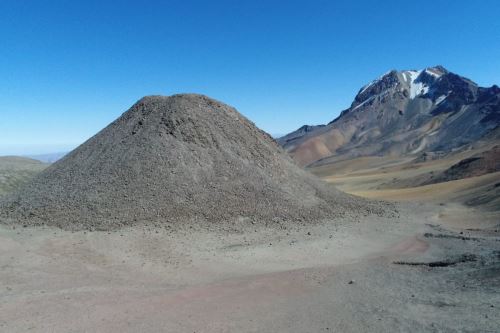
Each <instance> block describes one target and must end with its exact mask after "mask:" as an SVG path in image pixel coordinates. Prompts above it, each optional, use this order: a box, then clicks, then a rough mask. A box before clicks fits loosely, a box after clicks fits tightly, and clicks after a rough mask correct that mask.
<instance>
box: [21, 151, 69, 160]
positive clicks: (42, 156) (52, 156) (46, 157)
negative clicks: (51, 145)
mask: <svg viewBox="0 0 500 333" xmlns="http://www.w3.org/2000/svg"><path fill="white" fill-rule="evenodd" d="M66 154H67V152H59V153H50V154H37V155H28V156H26V157H28V158H32V159H35V160H38V161H40V162H44V163H54V162H55V161H57V160H59V159H61V158H62V157H63V156H64V155H66Z"/></svg>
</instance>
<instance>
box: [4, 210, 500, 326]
mask: <svg viewBox="0 0 500 333" xmlns="http://www.w3.org/2000/svg"><path fill="white" fill-rule="evenodd" d="M400 212H401V215H400V217H399V218H397V219H392V220H389V219H384V218H375V217H368V218H366V219H364V220H361V221H358V222H353V221H350V222H348V221H325V223H322V224H319V225H316V226H310V227H300V228H288V229H276V228H264V227H261V228H254V227H253V226H252V227H251V228H247V230H246V232H244V233H230V232H222V231H218V232H206V231H203V230H196V229H188V230H182V231H179V232H172V231H169V230H163V229H162V230H152V229H151V230H150V229H140V228H135V229H126V230H122V231H118V232H112V233H107V232H73V233H72V232H66V231H61V230H58V229H50V228H36V229H33V228H19V227H18V228H16V229H11V228H7V227H0V267H1V270H0V331H2V332H27V331H32V332H328V331H331V332H332V331H333V332H367V331H370V332H389V331H400V332H416V331H428V332H455V331H461V332H463V331H470V332H497V331H498V327H500V311H499V308H500V262H499V256H500V237H499V236H500V233H497V232H495V230H494V229H491V227H492V225H490V230H488V231H484V230H467V229H471V228H465V225H466V224H467V223H465V224H464V223H462V224H460V223H458V221H459V220H460V216H461V214H462V213H463V211H460V209H459V208H457V207H456V206H453V205H451V206H446V205H445V206H439V205H430V204H404V205H403V206H402V207H401V209H400ZM443 214H444V215H443ZM462 222H463V221H462ZM460 232H462V234H460ZM462 238H463V239H462ZM439 265H441V266H439Z"/></svg>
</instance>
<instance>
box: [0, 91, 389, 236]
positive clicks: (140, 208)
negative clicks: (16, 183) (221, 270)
mask: <svg viewBox="0 0 500 333" xmlns="http://www.w3.org/2000/svg"><path fill="white" fill-rule="evenodd" d="M384 211H385V207H383V205H382V204H378V203H370V202H368V201H365V200H363V199H359V198H355V197H351V196H349V195H346V194H344V193H341V192H340V191H337V190H336V189H335V188H333V187H332V186H330V185H328V184H326V183H324V182H322V181H321V180H319V179H318V178H316V177H315V176H313V175H311V174H309V173H307V172H305V171H303V170H302V169H301V168H299V167H298V166H297V165H296V164H295V163H293V161H292V160H291V159H290V158H289V157H288V156H287V154H286V153H285V152H284V151H283V150H282V149H281V148H280V147H279V146H278V145H277V144H276V142H275V141H274V140H273V139H272V138H271V137H270V136H269V135H267V134H266V133H264V132H262V131H261V130H259V129H258V128H257V127H255V126H254V124H253V123H251V122H250V121H248V120H247V119H246V118H244V117H243V116H242V115H241V114H239V113H238V112H237V111H236V110H235V109H234V108H232V107H230V106H228V105H225V104H223V103H220V102H218V101H215V100H213V99H210V98H208V97H205V96H201V95H192V94H191V95H174V96H170V97H163V96H150V97H145V98H143V99H141V100H140V101H139V102H137V103H136V104H135V105H134V106H132V108H131V109H130V110H128V111H127V112H125V113H124V114H123V115H122V116H121V117H119V118H118V119H117V120H116V121H114V122H113V123H111V124H110V125H109V126H108V127H106V128H105V129H103V130H102V131H101V132H99V133H98V134H96V135H95V136H94V137H92V138H91V139H89V140H88V141H87V142H85V143H84V144H82V145H81V146H80V147H78V148H77V149H75V150H74V151H72V152H71V153H69V154H68V155H66V156H65V157H64V158H63V159H61V160H59V161H58V162H56V163H54V164H53V165H51V166H50V167H49V168H47V169H46V170H45V171H44V172H42V173H41V174H39V175H38V176H37V177H36V178H35V179H34V180H33V181H32V182H30V183H29V184H28V185H27V186H25V187H24V188H22V189H21V190H19V191H18V192H16V193H15V194H13V195H10V196H9V197H8V198H7V199H6V200H4V201H3V202H2V203H0V218H1V219H2V220H3V221H4V222H14V223H19V222H21V223H26V224H47V225H55V226H59V227H62V228H65V229H103V230H109V229H116V228H118V227H121V226H129V225H134V224H140V223H144V224H149V223H153V224H166V223H170V224H174V225H175V224H183V223H184V224H185V223H188V222H196V223H211V225H220V226H225V227H227V228H236V229H238V225H239V224H250V223H263V224H268V223H281V222H283V221H287V223H292V222H293V221H299V222H301V223H302V222H312V221H314V220H318V219H323V218H333V217H338V216H341V215H359V214H368V213H372V212H373V213H377V214H383V213H384Z"/></svg>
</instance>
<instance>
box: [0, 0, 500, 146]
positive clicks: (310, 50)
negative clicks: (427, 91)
mask: <svg viewBox="0 0 500 333" xmlns="http://www.w3.org/2000/svg"><path fill="white" fill-rule="evenodd" d="M499 17H500V1H497V0H490V1H488V0H482V1H470V0H463V1H452V0H449V1H439V0H433V1H424V0H419V1H385V0H384V1H381V0H379V1H375V0H373V1H334V0H331V1H258V0H253V1H236V0H234V1H188V0H184V1H102V0H100V1H90V0H85V1H83V0H82V1H71V0H67V1H54V0H52V1H50V0H44V1H42V0H31V1H27V0H2V1H0V116H1V117H0V119H1V120H0V155H2V154H33V153H43V152H50V151H57V150H67V149H69V148H71V147H73V146H76V145H77V144H79V143H81V142H83V141H84V140H86V139H87V138H89V137H90V136H92V135H93V134H95V133H96V132H97V131H98V130H100V129H101V128H103V127H104V126H105V125H107V124H108V123H109V122H110V121H112V120H113V119H115V118H116V117H118V116H119V115H120V114H121V113H122V112H124V111H125V110H126V109H127V108H128V107H130V106H131V105H132V104H133V103H134V102H135V101H136V100H137V99H139V98H140V97H142V96H143V95H150V94H164V95H170V94H173V93H180V92H197V93H203V94H207V95H209V96H211V97H214V98H217V99H219V100H221V101H224V102H226V103H229V104H231V105H233V106H235V107H237V108H238V109H239V110H240V112H242V113H243V114H244V115H246V116H247V117H248V118H250V119H251V120H252V121H254V122H255V123H256V124H257V125H258V126H259V127H261V128H262V129H264V130H266V131H268V132H269V133H271V134H283V133H287V132H289V131H292V130H294V129H296V128H297V127H299V126H300V125H302V124H305V123H307V124H317V123H325V122H327V121H330V120H331V119H333V118H335V117H336V116H337V115H338V113H339V112H340V111H341V110H342V109H344V108H346V107H348V106H349V104H350V103H351V101H352V99H353V97H354V95H355V94H356V92H357V91H358V89H359V88H360V87H361V86H362V85H364V84H365V83H367V82H369V81H371V80H372V79H374V78H376V77H378V76H379V75H381V74H383V73H384V72H386V71H387V70H389V69H393V68H395V69H413V68H415V69H418V68H423V67H427V66H432V65H436V64H441V65H443V66H445V67H447V68H448V69H449V70H451V71H454V72H456V73H458V74H461V75H464V76H466V77H469V78H471V79H473V80H474V81H476V82H477V83H479V84H480V85H484V86H490V85H492V84H495V83H496V84H499V83H500V19H499Z"/></svg>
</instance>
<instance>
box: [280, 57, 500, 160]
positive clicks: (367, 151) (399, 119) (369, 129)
mask: <svg viewBox="0 0 500 333" xmlns="http://www.w3.org/2000/svg"><path fill="white" fill-rule="evenodd" d="M499 123H500V88H499V87H498V86H496V85H495V86H492V87H490V88H483V87H479V86H478V85H477V84H476V83H474V82H473V81H471V80H469V79H467V78H464V77H461V76H459V75H457V74H454V73H452V72H449V71H448V70H446V69H445V68H443V67H442V66H436V67H430V68H426V69H424V70H420V71H415V70H408V71H396V70H392V71H390V72H388V73H386V74H384V75H383V76H381V77H380V78H378V79H377V80H374V81H373V82H371V83H369V84H368V85H366V86H364V87H363V88H361V89H360V90H359V92H358V94H357V95H356V97H355V99H354V101H353V103H352V104H351V107H350V108H348V109H347V110H344V111H342V112H341V114H340V116H339V117H338V118H336V119H334V120H333V121H331V122H330V123H328V124H327V125H323V126H307V127H301V128H300V129H299V130H297V131H295V132H292V133H290V134H288V135H286V136H284V137H282V138H280V139H278V142H279V143H280V144H281V145H282V146H283V147H284V148H285V149H286V150H287V151H288V152H289V153H290V154H291V155H292V156H293V158H294V159H295V160H296V161H297V162H298V163H299V164H300V165H302V166H312V165H322V164H328V163H329V162H331V161H330V160H329V158H332V157H334V158H335V159H336V160H339V158H345V159H349V158H353V157H359V156H380V155H384V156H387V155H390V156H408V155H410V156H412V155H414V156H415V157H418V156H419V155H421V154H423V153H429V154H430V155H444V154H447V153H449V152H452V151H453V150H455V149H457V148H460V147H463V146H465V145H468V144H471V143H473V142H475V141H477V140H479V139H480V138H483V137H484V136H485V135H487V134H488V133H490V132H491V131H493V130H495V129H496V128H498V125H499Z"/></svg>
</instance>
